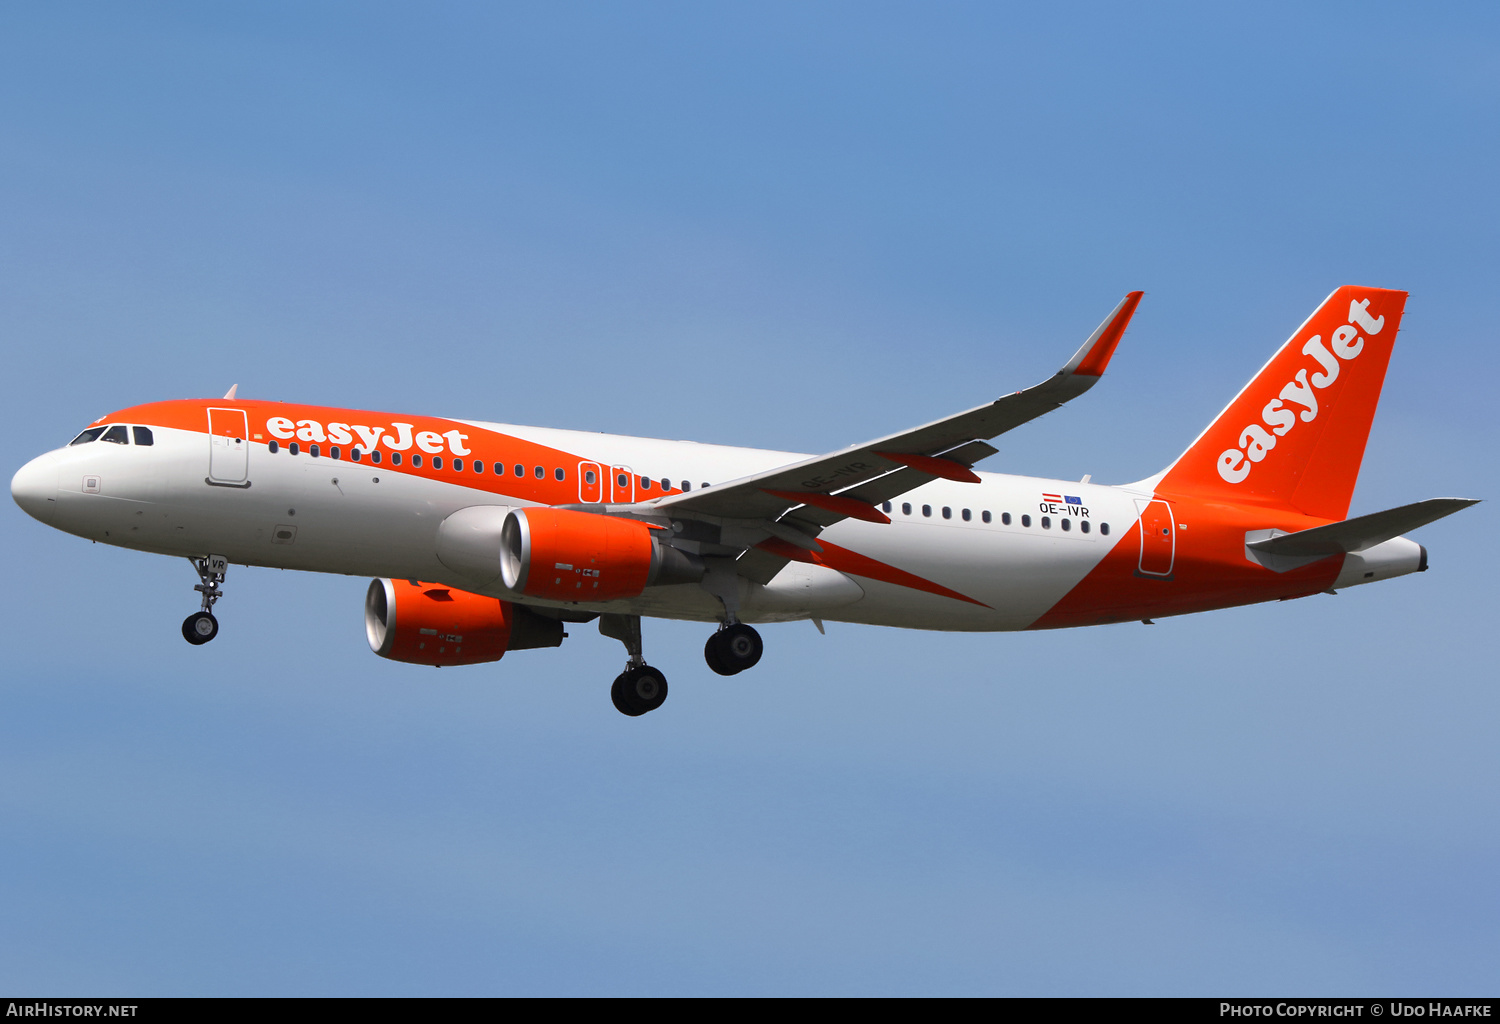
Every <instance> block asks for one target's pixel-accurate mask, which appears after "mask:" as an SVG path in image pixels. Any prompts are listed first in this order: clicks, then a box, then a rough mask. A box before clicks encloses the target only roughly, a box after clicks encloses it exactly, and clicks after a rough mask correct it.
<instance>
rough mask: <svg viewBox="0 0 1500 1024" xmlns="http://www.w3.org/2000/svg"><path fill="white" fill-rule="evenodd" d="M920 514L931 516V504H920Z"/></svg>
mask: <svg viewBox="0 0 1500 1024" xmlns="http://www.w3.org/2000/svg"><path fill="white" fill-rule="evenodd" d="M922 514H923V515H924V516H928V517H929V518H930V517H931V516H932V506H931V505H923V506H922Z"/></svg>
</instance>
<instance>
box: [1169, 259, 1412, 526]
mask: <svg viewBox="0 0 1500 1024" xmlns="http://www.w3.org/2000/svg"><path fill="white" fill-rule="evenodd" d="M1405 308H1406V293H1405V292H1397V291H1389V290H1386V289H1383V288H1355V287H1344V288H1340V289H1338V290H1337V291H1335V292H1334V293H1333V294H1332V295H1330V296H1329V297H1328V298H1327V299H1326V300H1324V302H1323V304H1322V305H1321V306H1319V307H1318V310H1317V312H1315V313H1314V314H1313V315H1312V316H1310V317H1308V319H1307V321H1306V322H1305V323H1303V325H1302V326H1301V327H1299V328H1297V330H1296V332H1294V333H1293V334H1292V337H1291V339H1290V340H1289V341H1287V343H1286V344H1285V345H1283V346H1282V347H1281V350H1280V351H1279V352H1277V353H1276V355H1274V356H1272V357H1271V361H1270V362H1269V363H1267V364H1266V365H1265V367H1264V368H1263V369H1262V370H1261V371H1260V373H1258V374H1256V375H1255V379H1254V380H1252V381H1251V382H1250V383H1249V384H1247V385H1245V389H1244V390H1243V391H1241V392H1240V393H1239V394H1238V395H1237V396H1236V397H1235V399H1234V401H1232V402H1230V403H1229V407H1228V408H1227V409H1225V410H1224V411H1223V412H1222V413H1220V414H1219V417H1218V418H1217V419H1216V420H1214V421H1213V423H1211V424H1210V425H1209V427H1208V429H1207V430H1205V431H1204V432H1203V433H1202V434H1201V435H1199V437H1198V440H1196V441H1194V442H1193V444H1192V446H1191V447H1189V448H1188V450H1187V451H1186V452H1184V453H1183V454H1182V457H1181V458H1179V459H1178V460H1177V461H1176V462H1174V463H1173V464H1172V466H1171V467H1170V468H1169V469H1168V470H1167V471H1166V474H1165V475H1164V476H1163V477H1162V479H1161V482H1160V483H1159V484H1158V485H1157V490H1158V491H1160V492H1191V493H1194V494H1201V495H1205V496H1213V497H1218V498H1222V499H1227V500H1230V501H1235V502H1247V503H1255V504H1263V505H1274V506H1277V507H1281V508H1291V509H1296V510H1297V511H1299V512H1302V513H1304V514H1305V515H1310V516H1318V517H1320V518H1323V519H1343V518H1344V517H1345V516H1346V515H1347V514H1348V512H1349V499H1350V497H1351V496H1352V495H1353V493H1354V481H1355V479H1356V478H1357V477H1358V476H1359V464H1360V461H1361V460H1362V459H1363V458H1364V454H1365V439H1366V438H1368V437H1369V434H1370V423H1371V421H1372V420H1373V419H1374V418H1375V406H1376V404H1377V403H1378V402H1379V401H1380V387H1381V385H1382V384H1383V383H1384V382H1385V369H1386V365H1387V364H1388V363H1389V362H1390V358H1391V349H1392V347H1393V345H1394V344H1395V341H1396V332H1397V331H1398V330H1399V328H1400V325H1401V313H1402V311H1403V310H1404V309H1405Z"/></svg>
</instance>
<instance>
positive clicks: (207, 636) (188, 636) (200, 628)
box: [182, 555, 229, 647]
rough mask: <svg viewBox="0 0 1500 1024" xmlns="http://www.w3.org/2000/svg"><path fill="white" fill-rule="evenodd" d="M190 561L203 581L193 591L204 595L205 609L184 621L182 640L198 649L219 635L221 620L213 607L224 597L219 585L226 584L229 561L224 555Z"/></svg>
mask: <svg viewBox="0 0 1500 1024" xmlns="http://www.w3.org/2000/svg"><path fill="white" fill-rule="evenodd" d="M188 561H190V562H192V563H193V568H194V569H197V570H198V578H199V579H200V580H202V582H201V583H199V584H198V585H197V586H196V587H194V588H193V589H194V590H196V591H198V593H200V594H202V595H203V607H202V609H201V610H199V611H196V612H194V613H193V614H191V615H189V616H188V617H187V618H185V619H183V620H182V638H183V639H184V640H186V641H187V642H188V643H190V644H192V645H193V646H194V647H197V646H198V645H200V644H206V643H208V642H209V641H210V640H212V639H213V638H214V637H216V636H218V635H219V620H218V619H216V618H214V613H213V607H214V602H216V601H218V599H219V598H221V597H223V596H224V591H222V590H220V589H219V584H220V583H223V582H224V574H225V573H226V572H227V571H228V569H229V559H227V558H225V557H224V556H223V555H209V556H208V557H207V558H190V559H188Z"/></svg>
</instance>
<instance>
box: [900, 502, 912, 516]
mask: <svg viewBox="0 0 1500 1024" xmlns="http://www.w3.org/2000/svg"><path fill="white" fill-rule="evenodd" d="M901 514H902V515H903V516H909V515H911V502H909V501H903V502H902V503H901Z"/></svg>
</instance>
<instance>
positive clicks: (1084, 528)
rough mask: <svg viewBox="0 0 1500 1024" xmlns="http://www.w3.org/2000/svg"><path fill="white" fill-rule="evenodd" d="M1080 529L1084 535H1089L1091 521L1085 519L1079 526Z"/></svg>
mask: <svg viewBox="0 0 1500 1024" xmlns="http://www.w3.org/2000/svg"><path fill="white" fill-rule="evenodd" d="M1078 528H1079V529H1080V530H1082V531H1083V532H1084V533H1088V532H1089V521H1088V520H1087V519H1085V520H1084V521H1083V522H1081V523H1079V524H1078Z"/></svg>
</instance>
